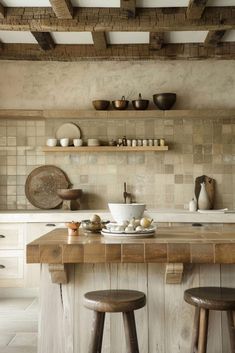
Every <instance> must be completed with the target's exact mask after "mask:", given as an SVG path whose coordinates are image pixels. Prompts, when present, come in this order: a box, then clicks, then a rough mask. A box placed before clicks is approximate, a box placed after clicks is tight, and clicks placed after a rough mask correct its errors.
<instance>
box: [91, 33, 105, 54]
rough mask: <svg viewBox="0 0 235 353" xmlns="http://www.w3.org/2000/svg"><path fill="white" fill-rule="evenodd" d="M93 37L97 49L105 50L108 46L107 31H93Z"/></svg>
mask: <svg viewBox="0 0 235 353" xmlns="http://www.w3.org/2000/svg"><path fill="white" fill-rule="evenodd" d="M92 38H93V42H94V47H95V49H96V50H104V49H106V48H107V41H106V36H105V32H92Z"/></svg>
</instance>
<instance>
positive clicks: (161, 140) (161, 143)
mask: <svg viewBox="0 0 235 353" xmlns="http://www.w3.org/2000/svg"><path fill="white" fill-rule="evenodd" d="M160 146H165V139H163V138H161V139H160Z"/></svg>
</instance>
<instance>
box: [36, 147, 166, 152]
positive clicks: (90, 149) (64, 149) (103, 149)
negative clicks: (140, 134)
mask: <svg viewBox="0 0 235 353" xmlns="http://www.w3.org/2000/svg"><path fill="white" fill-rule="evenodd" d="M42 151H43V152H69V153H73V152H162V151H168V146H146V147H145V146H137V147H132V146H131V147H129V146H120V147H117V146H94V147H92V146H89V147H88V146H83V147H43V148H42Z"/></svg>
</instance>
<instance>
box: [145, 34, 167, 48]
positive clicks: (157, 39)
mask: <svg viewBox="0 0 235 353" xmlns="http://www.w3.org/2000/svg"><path fill="white" fill-rule="evenodd" d="M149 44H150V49H152V50H159V49H161V48H162V46H163V44H164V33H163V32H150V37H149Z"/></svg>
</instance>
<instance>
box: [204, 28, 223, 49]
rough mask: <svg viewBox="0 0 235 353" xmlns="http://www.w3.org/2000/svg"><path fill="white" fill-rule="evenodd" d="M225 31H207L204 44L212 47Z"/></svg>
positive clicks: (218, 41) (217, 42)
mask: <svg viewBox="0 0 235 353" xmlns="http://www.w3.org/2000/svg"><path fill="white" fill-rule="evenodd" d="M224 34H225V31H209V32H208V34H207V36H206V39H205V42H204V45H205V46H207V47H213V46H216V45H218V44H219V43H220V41H221V39H222V38H223V36H224Z"/></svg>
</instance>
